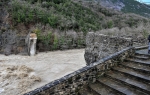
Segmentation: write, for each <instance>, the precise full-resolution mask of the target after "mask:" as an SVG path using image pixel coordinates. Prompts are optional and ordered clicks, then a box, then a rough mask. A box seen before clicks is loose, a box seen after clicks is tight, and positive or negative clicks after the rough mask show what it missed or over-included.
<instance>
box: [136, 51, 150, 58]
mask: <svg viewBox="0 0 150 95" xmlns="http://www.w3.org/2000/svg"><path fill="white" fill-rule="evenodd" d="M135 55H140V56H147V57H150V54H144V53H139V52H135Z"/></svg>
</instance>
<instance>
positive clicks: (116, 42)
mask: <svg viewBox="0 0 150 95" xmlns="http://www.w3.org/2000/svg"><path fill="white" fill-rule="evenodd" d="M132 44H133V42H132V39H130V38H123V37H111V36H107V35H103V34H98V33H94V32H90V33H88V34H87V37H86V49H85V55H84V57H85V60H86V62H87V65H90V64H91V63H93V62H96V61H98V60H100V59H101V58H104V57H106V56H108V55H110V54H113V53H115V52H118V51H120V50H122V49H124V48H126V47H130V46H132Z"/></svg>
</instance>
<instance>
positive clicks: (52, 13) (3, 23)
mask: <svg viewBox="0 0 150 95" xmlns="http://www.w3.org/2000/svg"><path fill="white" fill-rule="evenodd" d="M102 1H103V2H105V0H102ZM108 1H111V2H112V1H113V2H117V1H116V0H108ZM131 1H132V0H131ZM120 2H121V1H120ZM123 4H124V3H122V5H121V6H123ZM126 4H127V5H128V6H131V5H130V3H126ZM103 5H105V4H103ZM108 5H111V4H110V3H108ZM127 5H126V6H127ZM0 8H1V10H0V13H1V14H0V15H2V16H1V18H0V34H1V35H2V34H6V37H5V36H4V38H7V37H10V39H11V35H8V36H7V34H13V35H17V36H26V35H27V34H28V33H29V32H34V33H36V34H37V35H38V45H37V47H38V48H39V49H40V50H41V51H45V50H57V49H63V48H65V49H69V48H81V47H85V36H86V34H87V33H88V32H90V31H99V30H103V29H111V28H114V27H117V28H118V29H123V28H125V27H128V28H133V29H134V28H137V27H139V25H141V24H142V25H143V26H144V27H145V26H147V25H149V22H150V20H149V19H148V18H146V17H142V16H139V15H136V14H133V13H130V14H125V13H123V12H120V11H116V10H113V9H108V8H106V7H105V6H102V5H101V2H98V1H96V2H93V1H88V2H87V0H86V2H85V0H61V1H60V0H2V1H0ZM121 10H123V9H121ZM124 11H126V10H125V9H124ZM141 29H142V30H140V31H141V32H143V31H144V33H145V31H146V33H145V34H148V33H147V30H145V29H143V28H141ZM11 31H12V33H7V32H11ZM14 31H15V32H14ZM14 33H15V34H14ZM14 37H15V36H14ZM145 37H146V36H145ZM9 41H10V40H9ZM17 43H18V42H17ZM20 43H21V42H20ZM13 44H14V42H13ZM11 45H12V44H11ZM22 46H23V45H22Z"/></svg>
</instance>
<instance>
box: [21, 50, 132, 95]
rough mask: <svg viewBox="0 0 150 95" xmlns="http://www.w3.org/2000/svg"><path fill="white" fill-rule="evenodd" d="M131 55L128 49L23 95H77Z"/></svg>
mask: <svg viewBox="0 0 150 95" xmlns="http://www.w3.org/2000/svg"><path fill="white" fill-rule="evenodd" d="M133 55H134V48H133V47H128V48H126V49H123V50H122V51H119V52H117V53H114V54H113V55H110V56H107V57H105V58H103V59H101V60H99V61H98V62H95V63H93V64H92V65H90V66H85V67H83V68H81V69H79V70H77V71H75V72H73V73H71V74H68V75H66V76H64V77H62V78H60V79H58V80H55V81H53V82H50V83H48V84H46V85H44V86H42V87H41V88H37V89H35V90H33V91H31V92H29V93H26V94H24V95H78V91H79V90H80V89H81V88H83V86H84V85H86V84H88V83H89V82H95V80H96V78H97V77H99V76H100V75H103V74H104V73H105V71H106V70H108V69H109V68H110V67H112V66H114V65H117V64H118V63H119V62H122V61H124V59H125V58H127V57H129V56H133Z"/></svg>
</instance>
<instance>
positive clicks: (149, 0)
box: [137, 0, 150, 3]
mask: <svg viewBox="0 0 150 95" xmlns="http://www.w3.org/2000/svg"><path fill="white" fill-rule="evenodd" d="M137 1H141V2H146V3H150V0H137Z"/></svg>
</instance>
